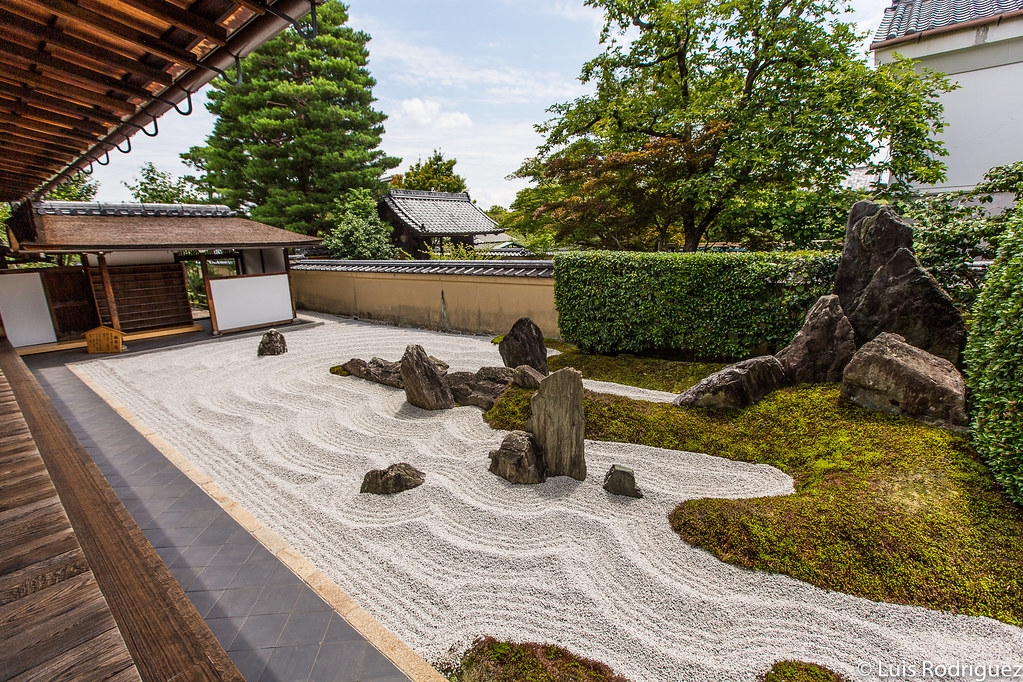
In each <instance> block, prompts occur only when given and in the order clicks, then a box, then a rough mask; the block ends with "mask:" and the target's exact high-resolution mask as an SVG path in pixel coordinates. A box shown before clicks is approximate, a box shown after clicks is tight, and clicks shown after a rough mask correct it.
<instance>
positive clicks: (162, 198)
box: [122, 161, 206, 204]
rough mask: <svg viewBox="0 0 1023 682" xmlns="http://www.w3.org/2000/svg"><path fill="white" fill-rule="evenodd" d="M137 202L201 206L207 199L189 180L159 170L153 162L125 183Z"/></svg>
mask: <svg viewBox="0 0 1023 682" xmlns="http://www.w3.org/2000/svg"><path fill="white" fill-rule="evenodd" d="M122 184H124V186H125V187H127V188H128V191H129V192H131V196H132V198H133V199H135V201H139V202H142V203H144V204H201V203H206V202H205V200H206V197H205V196H203V195H202V194H200V193H199V190H198V188H197V187H196V186H195V185H193V184H192V183H191V182H190V181H189V180H188V179H187V178H176V177H174V175H173V174H172V173H169V172H168V171H162V170H159V169H157V167H156V166H154V165H153V162H152V161H146V162H145V163H144V164H142V166H141V167H140V168H139V175H138V177H134V178H132V182H124V183H122Z"/></svg>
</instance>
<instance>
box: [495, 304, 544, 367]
mask: <svg viewBox="0 0 1023 682" xmlns="http://www.w3.org/2000/svg"><path fill="white" fill-rule="evenodd" d="M497 349H498V350H499V351H500V353H501V359H502V360H504V366H505V367H518V366H519V365H529V366H530V367H532V368H533V369H535V370H537V371H538V372H540V373H541V374H543V375H544V376H547V375H548V374H550V369H549V368H548V367H547V344H545V343H544V340H543V332H542V331H540V328H539V327H538V326H536V323H535V322H533V320H531V319H529V318H528V317H522V318H519V319H518V320H516V321H515V324H513V325H512V328H511V331H509V332H508V333H507V334H505V335H504V338H503V339H501V343H500V345H499V346H498V347H497Z"/></svg>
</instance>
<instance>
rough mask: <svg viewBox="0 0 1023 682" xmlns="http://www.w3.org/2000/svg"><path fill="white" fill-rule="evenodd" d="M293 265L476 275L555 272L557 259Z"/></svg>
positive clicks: (333, 269)
mask: <svg viewBox="0 0 1023 682" xmlns="http://www.w3.org/2000/svg"><path fill="white" fill-rule="evenodd" d="M291 269H292V270H321V271H330V272H382V273H388V274H421V275H469V276H473V277H546V278H550V277H553V276H554V262H553V261H549V260H514V261H500V260H302V261H298V262H297V263H293V264H292V266H291Z"/></svg>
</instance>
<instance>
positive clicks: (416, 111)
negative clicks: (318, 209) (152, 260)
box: [93, 0, 889, 208]
mask: <svg viewBox="0 0 1023 682" xmlns="http://www.w3.org/2000/svg"><path fill="white" fill-rule="evenodd" d="M888 4H889V2H888V1H887V0H854V2H853V7H854V10H855V14H854V15H853V20H854V21H856V22H857V23H859V24H860V26H861V28H862V29H863V30H864V31H873V30H874V29H876V28H877V26H878V24H879V23H880V21H881V17H882V15H883V13H884V8H885V7H887V6H888ZM348 5H349V8H350V20H349V25H351V26H353V27H355V28H358V29H360V30H363V31H366V32H367V33H369V34H370V36H371V37H372V40H371V41H370V43H369V51H370V64H369V68H370V72H371V73H372V74H373V76H374V78H376V80H377V86H376V88H375V89H374V95H375V96H376V98H377V100H378V101H377V103H376V108H377V109H379V110H381V111H383V112H384V113H385V114H387V115H388V120H387V122H386V123H385V128H386V130H387V133H386V134H385V136H384V139H383V142H382V144H381V147H382V148H383V150H384V151H386V152H387V153H388V154H390V155H392V156H399V157H401V158H402V159H403V162H402V165H401V167H399V168H398V169H397V170H398V172H400V171H401V170H404V169H405V168H407V167H408V165H409V164H410V163H414V162H415V161H416V160H417V159H419V158H420V157H422V158H425V157H427V156H428V155H429V154H430V153H431V152H432V151H433V150H434V149H440V150H441V151H442V152H443V153H444V155H445V156H447V157H449V158H450V157H454V158H456V159H457V160H458V164H457V165H456V167H455V170H456V172H458V173H459V174H461V175H462V176H463V177H465V178H466V181H467V183H468V185H469V192H470V193H471V195H472V197H473V198H474V199H476V200H477V202H478V203H479V205H480V206H482V207H484V208H486V207H489V206H491V205H493V204H501V205H503V206H507V205H508V204H510V203H511V201H512V200H513V199H514V198H515V193H516V192H517V191H518V190H519V189H520V188H521V187H523V186H524V184H525V183H524V182H522V181H517V180H512V181H509V180H506V179H505V177H506V176H507V175H508V174H509V173H512V172H514V171H515V169H516V168H518V166H519V164H520V163H521V162H522V160H523V159H525V158H526V157H528V156H531V155H532V154H533V153H534V151H535V149H536V146H537V145H538V144H539V143H540V137H539V136H538V135H537V134H536V133H535V132H534V131H533V124H534V123H538V122H540V121H542V120H544V119H545V118H547V115H546V113H545V111H544V110H545V109H546V108H547V107H548V106H550V105H551V104H554V103H557V102H562V101H567V100H571V99H573V98H575V97H577V96H579V95H580V94H583V93H584V92H585V90H584V87H583V86H582V85H581V84H580V83H579V82H578V80H577V76H578V75H579V70H580V67H581V66H582V64H583V62H585V61H587V60H588V59H591V58H592V57H594V56H595V55H596V54H597V53H598V52H599V45H598V43H597V38H598V34H599V31H600V24H601V21H600V19H601V17H600V14H599V13H598V12H596V11H594V10H592V9H589V8H587V7H584V6H583V4H582V0H486V1H484V2H481V1H480V0H475V1H472V0H432V1H431V2H425V1H424V0H350V2H349V3H348ZM203 101H205V97H204V96H203V95H201V94H200V95H199V96H197V98H196V105H197V106H196V107H195V109H196V111H195V113H193V114H192V116H189V117H182V116H179V115H178V114H177V113H175V112H173V111H172V112H170V113H168V114H165V115H164V116H163V117H162V118H161V119H160V135H159V137H156V138H147V137H145V136H142V135H136V136H135V137H133V138H132V147H133V149H132V152H131V153H130V154H127V155H122V154H119V153H116V152H115V153H113V154H112V155H111V157H110V158H111V164H110V165H109V166H104V167H97V170H96V172H95V174H94V176H93V177H94V178H95V179H97V180H98V181H99V182H100V191H99V194H98V196H97V198H98V199H99V200H102V201H130V200H131V196H130V195H129V193H128V190H127V189H126V188H125V187H124V186H123V184H122V182H123V181H125V180H130V179H131V178H132V177H133V176H135V175H137V174H138V169H139V166H140V165H141V164H142V163H144V162H145V161H152V162H153V163H154V164H156V166H157V168H159V169H161V170H167V171H171V172H173V173H175V174H182V173H184V172H186V169H185V168H184V166H182V165H181V163H180V161H179V159H178V154H179V153H181V152H183V151H186V150H187V149H188V148H189V147H190V146H192V145H196V144H202V142H203V141H204V140H205V138H206V136H207V135H208V134H209V133H210V131H211V130H212V127H213V117H212V116H211V115H210V114H209V113H207V112H206V111H205V109H204V108H203V107H202V106H199V105H200V103H201V102H203Z"/></svg>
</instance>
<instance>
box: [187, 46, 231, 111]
mask: <svg viewBox="0 0 1023 682" xmlns="http://www.w3.org/2000/svg"><path fill="white" fill-rule="evenodd" d="M228 54H231V53H230V52H228ZM231 56H232V57H234V70H235V74H236V77H235V78H234V79H233V80H232V79H230V78H228V76H227V72H226V71H224V70H223V69H220V68H217V67H216V66H213V65H212V64H203V67H204V68H207V69H209V70H210V71H216V72H217V73H219V74H220V75H221V76H222V77H223V78H224V80H226V81H227V82H228V83H231V84H232V85H241V84H242V58H241V57H239V56H238V55H236V54H231ZM175 108H177V107H175Z"/></svg>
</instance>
